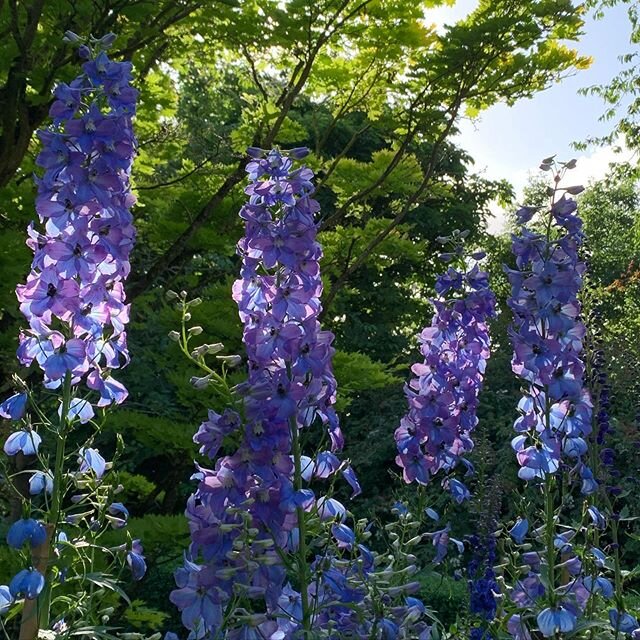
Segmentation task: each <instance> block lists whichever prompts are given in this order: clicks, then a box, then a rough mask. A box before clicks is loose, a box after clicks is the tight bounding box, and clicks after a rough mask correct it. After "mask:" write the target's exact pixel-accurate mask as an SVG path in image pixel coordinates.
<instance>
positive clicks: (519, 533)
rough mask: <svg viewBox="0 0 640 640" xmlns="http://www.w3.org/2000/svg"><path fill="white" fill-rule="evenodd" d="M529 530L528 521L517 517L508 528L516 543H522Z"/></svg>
mask: <svg viewBox="0 0 640 640" xmlns="http://www.w3.org/2000/svg"><path fill="white" fill-rule="evenodd" d="M527 531H529V521H528V520H527V519H526V518H524V519H523V518H518V520H517V521H516V523H515V524H514V525H513V527H511V529H509V535H510V536H511V537H512V538H513V539H514V540H515V541H516V542H517V543H518V544H522V543H523V542H524V538H525V536H526V535H527Z"/></svg>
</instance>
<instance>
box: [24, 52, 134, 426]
mask: <svg viewBox="0 0 640 640" xmlns="http://www.w3.org/2000/svg"><path fill="white" fill-rule="evenodd" d="M130 82H131V63H130V62H113V61H111V60H109V58H108V57H107V54H106V53H105V52H104V51H101V52H100V53H99V54H98V55H97V56H96V57H95V59H90V60H88V61H87V62H85V63H84V64H83V73H82V74H81V75H80V76H78V77H77V78H76V79H75V80H73V81H72V82H71V83H70V84H68V85H67V84H60V85H58V86H57V88H56V90H55V97H56V100H55V101H54V103H53V105H52V106H51V110H50V115H51V117H52V118H53V122H54V127H53V128H52V129H49V130H42V131H39V132H38V136H39V138H40V140H41V141H42V144H43V149H42V151H41V152H40V154H39V155H38V157H37V159H36V163H37V164H38V165H39V166H41V167H43V168H44V175H43V176H42V178H40V179H39V180H38V195H37V199H36V210H37V212H38V214H39V216H40V221H41V222H43V223H44V229H43V231H42V232H41V231H38V230H36V229H35V228H34V227H33V225H32V226H31V227H30V228H29V240H28V243H27V244H28V245H29V246H30V247H31V249H32V250H33V251H34V258H33V262H32V268H31V273H30V274H29V276H28V277H27V281H26V283H25V284H23V285H19V286H18V288H17V295H18V300H19V302H20V310H21V311H22V313H23V314H24V316H25V318H26V319H27V321H28V323H29V328H28V329H27V330H25V331H24V332H23V333H21V335H20V348H19V350H18V357H19V359H20V362H21V363H22V364H23V365H25V366H29V365H31V363H32V362H34V361H35V362H36V363H37V364H38V365H39V366H40V368H41V369H42V370H43V371H44V384H45V386H46V387H47V388H50V389H55V388H57V387H59V386H60V385H61V384H62V381H63V379H64V378H65V376H66V375H67V373H68V374H70V375H71V376H72V384H77V383H78V382H79V381H80V379H81V378H84V377H85V376H86V384H87V386H88V387H89V388H90V389H92V390H95V391H97V392H98V393H99V394H100V398H99V400H98V402H97V406H99V407H103V406H107V405H109V404H111V403H120V402H122V401H123V400H124V399H125V398H126V396H127V391H126V389H125V388H124V387H123V386H122V384H121V383H119V382H118V381H116V380H115V379H114V378H113V377H112V376H111V370H112V369H116V368H118V367H120V366H122V365H123V364H125V363H126V362H128V358H129V357H128V353H127V344H126V335H125V325H126V324H127V322H128V318H129V307H128V305H127V304H126V303H125V293H124V288H123V280H124V279H125V278H126V277H127V275H128V274H129V269H130V266H129V253H130V251H131V248H132V246H133V243H134V238H135V230H134V227H133V224H132V216H131V213H130V211H129V209H130V207H131V206H132V205H133V203H134V201H135V198H134V196H133V194H132V193H131V190H130V186H129V174H130V170H131V164H132V161H133V156H134V153H135V146H136V141H135V137H134V133H133V127H132V115H133V113H134V112H135V101H136V97H137V91H136V89H134V88H133V87H131V86H130ZM73 410H74V411H75V412H76V413H79V414H80V416H81V418H82V419H83V420H88V419H90V417H91V416H92V415H93V412H92V409H91V405H90V404H89V403H82V406H77V407H74V408H73Z"/></svg>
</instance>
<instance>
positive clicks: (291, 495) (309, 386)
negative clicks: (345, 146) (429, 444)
mask: <svg viewBox="0 0 640 640" xmlns="http://www.w3.org/2000/svg"><path fill="white" fill-rule="evenodd" d="M250 155H251V156H252V157H253V158H254V159H253V160H252V161H251V162H249V163H248V165H247V173H248V174H249V178H250V180H251V184H250V185H249V186H248V187H247V188H246V189H245V191H246V193H247V195H248V196H249V202H248V203H247V204H246V205H245V206H244V207H243V208H242V209H241V211H240V217H241V218H242V219H243V220H244V221H245V236H244V237H243V238H242V239H241V240H240V242H239V243H238V252H239V254H240V255H241V257H242V269H241V279H240V280H238V281H236V283H235V284H234V286H233V297H234V299H235V301H236V302H237V303H238V308H239V312H240V318H241V320H242V322H243V324H244V335H243V341H244V344H245V348H246V352H247V356H248V361H249V375H248V380H247V382H246V383H244V384H243V385H240V391H241V393H242V395H243V398H244V421H242V420H241V419H240V417H239V416H238V415H237V414H236V413H234V412H231V411H226V412H225V413H223V414H222V415H219V414H217V413H215V412H210V414H209V420H208V421H207V422H205V423H203V424H202V426H201V427H200V429H199V431H198V433H197V434H196V437H195V440H196V442H197V443H198V444H200V445H201V447H202V448H201V451H202V453H205V454H207V455H209V456H210V457H211V458H214V457H217V454H218V451H219V449H220V446H221V444H222V441H223V438H224V437H225V436H227V435H229V434H231V433H234V432H241V433H242V437H241V438H240V446H239V448H238V450H237V451H236V452H235V453H232V454H231V455H225V456H222V457H217V459H216V465H215V468H214V469H213V470H208V469H199V473H198V474H197V477H198V478H199V479H200V484H199V487H198V490H197V491H196V493H195V494H194V495H193V496H192V497H191V499H190V500H189V503H188V505H187V518H188V519H189V523H190V527H191V535H192V544H191V548H190V552H191V556H192V558H193V559H196V558H201V559H202V561H203V562H204V565H203V567H200V566H199V565H195V564H194V563H191V562H189V563H187V564H186V565H185V569H184V570H181V571H183V572H184V571H186V572H187V574H188V577H187V578H185V579H184V580H182V579H181V580H180V582H179V584H178V586H179V587H180V588H179V589H177V590H176V591H174V592H173V593H172V601H173V602H174V603H175V604H176V605H177V606H178V607H180V608H181V609H182V608H183V604H184V602H186V601H188V602H189V603H190V604H189V605H188V606H189V607H191V606H192V604H193V603H192V602H191V598H190V596H189V597H187V593H191V591H189V590H191V589H193V588H196V589H200V590H202V591H204V592H206V593H207V602H209V601H210V602H211V606H210V607H208V608H204V607H203V608H202V611H203V616H202V617H199V618H197V619H196V618H194V617H192V616H191V615H190V614H189V615H187V616H186V619H185V617H184V616H183V619H185V623H186V625H187V626H188V627H189V628H190V629H191V630H192V631H194V632H196V633H201V632H211V631H213V630H216V629H217V628H218V625H219V624H220V621H221V618H220V616H219V615H217V614H216V613H215V612H216V611H218V607H219V606H224V605H226V604H227V602H228V600H229V598H230V597H231V596H232V594H233V593H234V585H238V584H243V585H246V588H247V594H248V596H249V597H252V598H261V599H265V600H266V606H267V611H269V612H276V611H278V608H279V606H280V605H279V604H278V600H279V598H280V593H281V591H282V589H283V587H284V584H285V577H286V576H285V570H284V567H283V565H282V562H281V561H280V559H279V557H278V554H277V553H276V550H275V548H274V544H275V545H276V546H278V547H280V548H281V549H285V550H289V551H291V550H293V549H294V548H295V547H296V545H297V542H296V540H297V537H298V536H297V511H298V509H300V508H302V509H311V508H312V507H313V506H314V505H315V503H316V499H315V496H314V494H313V492H312V491H311V490H309V489H301V488H300V487H297V486H294V481H293V478H294V461H293V456H292V454H293V453H294V451H293V448H292V447H293V444H292V434H293V431H292V430H293V429H295V430H302V429H305V428H308V427H310V426H311V425H312V424H314V423H316V422H317V421H319V422H321V423H323V424H324V425H325V427H326V429H327V432H328V434H329V440H330V441H331V443H332V447H331V448H332V451H334V452H335V451H338V450H340V449H341V447H342V434H341V431H340V427H339V426H338V420H337V416H336V413H335V410H334V408H333V405H334V402H335V391H336V382H335V378H334V376H333V373H332V369H331V359H332V356H333V347H332V346H331V343H332V341H333V335H332V334H331V333H330V332H328V331H323V330H322V329H321V327H320V323H319V322H318V315H319V313H320V310H321V305H320V294H321V293H322V283H321V280H320V270H319V266H318V261H319V259H320V257H321V255H322V250H321V248H320V245H319V244H318V242H317V240H316V233H317V225H316V222H315V219H314V218H315V214H316V213H317V212H318V211H319V205H318V202H317V201H316V200H315V199H313V197H312V193H313V190H314V187H313V182H312V181H313V172H312V171H311V170H310V169H308V168H306V167H301V168H297V169H294V168H293V160H292V158H298V157H301V153H300V150H296V153H294V154H292V157H289V156H288V155H287V154H286V153H283V152H280V151H278V150H272V151H269V152H264V151H262V150H259V149H252V150H250ZM311 464H313V466H310V465H311ZM314 469H317V470H321V471H320V475H321V477H322V478H323V479H326V478H328V477H329V476H332V475H333V474H335V473H337V472H338V471H341V472H342V471H344V472H346V473H347V476H348V478H349V480H350V481H351V482H352V483H353V486H354V488H355V489H356V490H357V484H355V483H356V482H357V481H356V480H355V477H354V476H353V475H352V472H351V470H347V469H343V468H342V467H341V464H340V461H339V460H337V458H335V455H333V454H332V453H325V454H322V456H321V458H320V460H319V461H317V462H316V461H312V462H309V460H308V459H306V460H305V469H301V472H302V474H303V477H305V476H306V477H307V478H310V477H311V473H312V471H313V470H314ZM245 525H249V526H251V527H253V528H255V531H256V533H255V537H254V538H253V539H252V542H253V543H252V544H251V545H245V546H244V548H243V551H242V552H240V553H237V554H235V555H234V557H233V559H230V558H229V556H228V551H230V550H231V549H232V547H233V544H234V540H236V539H237V538H238V537H239V536H240V535H241V533H242V531H243V528H244V526H245ZM182 582H183V583H184V586H182V585H181V583H182ZM185 598H186V600H185ZM203 602H204V601H203ZM184 610H185V611H186V609H184ZM189 610H190V609H189ZM209 610H211V612H212V614H211V615H208V614H207V615H205V614H206V612H207V611H209ZM197 625H200V626H198V627H197Z"/></svg>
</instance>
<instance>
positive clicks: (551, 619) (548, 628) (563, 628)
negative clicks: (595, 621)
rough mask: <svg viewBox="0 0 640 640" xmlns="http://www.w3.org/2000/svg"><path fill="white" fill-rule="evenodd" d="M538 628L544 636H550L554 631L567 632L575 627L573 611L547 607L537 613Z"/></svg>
mask: <svg viewBox="0 0 640 640" xmlns="http://www.w3.org/2000/svg"><path fill="white" fill-rule="evenodd" d="M537 620H538V629H540V633H542V635H543V636H544V637H545V638H551V637H552V636H555V634H556V633H569V632H570V631H573V630H574V629H575V627H576V623H577V619H576V617H575V615H574V614H573V613H571V612H570V611H569V610H568V609H565V608H564V607H563V606H562V605H560V606H559V607H553V608H552V607H547V608H546V609H544V610H542V611H541V612H540V613H539V614H538V618H537Z"/></svg>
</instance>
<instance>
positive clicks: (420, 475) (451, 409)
mask: <svg viewBox="0 0 640 640" xmlns="http://www.w3.org/2000/svg"><path fill="white" fill-rule="evenodd" d="M464 237H466V232H457V233H456V234H454V235H453V236H452V237H451V238H443V239H442V242H443V243H444V244H450V245H451V251H448V252H447V253H445V254H443V255H442V258H443V259H444V260H445V261H447V262H451V261H452V260H456V262H457V263H458V264H455V263H454V264H455V266H454V265H452V266H450V267H449V268H448V269H447V271H446V272H444V273H442V274H441V275H439V276H438V278H437V281H436V293H437V294H438V297H437V298H435V299H433V300H432V304H433V306H434V308H435V314H434V316H433V319H432V321H431V324H430V326H428V327H426V328H425V329H424V330H423V331H422V333H421V334H420V336H419V340H420V344H421V348H420V349H421V352H422V355H423V356H424V361H423V362H421V363H416V364H414V365H413V367H412V368H411V370H412V372H413V373H414V374H415V376H416V377H415V378H413V379H412V380H411V382H410V383H409V384H408V385H407V387H406V390H405V393H406V396H407V400H408V403H409V412H408V413H407V415H406V416H405V417H404V418H403V419H402V421H401V423H400V426H399V427H398V429H397V430H396V432H395V440H396V446H397V449H398V456H397V457H396V462H397V463H398V465H400V466H401V467H402V469H403V476H404V479H405V481H406V482H407V483H410V482H417V483H419V484H422V485H426V484H427V483H429V482H430V481H431V479H432V478H433V477H434V476H436V475H437V474H438V473H439V472H441V473H442V475H443V476H444V477H443V478H442V484H443V486H444V487H445V488H446V489H447V490H448V491H449V492H450V494H451V495H452V497H453V499H454V500H455V501H456V502H458V503H461V502H462V501H464V500H466V499H467V498H468V497H469V496H470V494H469V490H468V489H467V487H466V486H465V485H464V484H463V483H462V482H461V481H460V480H459V479H458V478H456V477H454V475H453V473H454V471H455V469H456V467H457V466H458V465H459V464H460V463H461V462H462V463H464V466H465V467H466V469H467V470H468V471H469V470H470V468H471V466H470V463H469V462H468V461H466V460H465V458H464V456H465V454H467V453H469V452H470V451H471V450H472V448H473V440H472V438H471V435H472V432H473V429H474V428H475V427H476V425H477V423H478V418H477V415H476V411H477V407H478V395H479V393H480V390H481V388H482V382H483V377H484V371H485V368H486V363H487V359H488V358H489V355H490V338H489V329H488V326H487V322H488V320H489V319H490V318H491V317H493V316H494V314H495V296H494V294H493V292H492V291H491V289H490V288H489V282H488V276H487V274H486V272H484V271H482V270H481V269H480V267H479V264H478V260H479V259H481V258H482V257H484V254H483V253H482V252H477V253H474V254H472V255H471V256H470V257H468V258H467V257H466V256H465V254H464V248H463V240H464Z"/></svg>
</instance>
